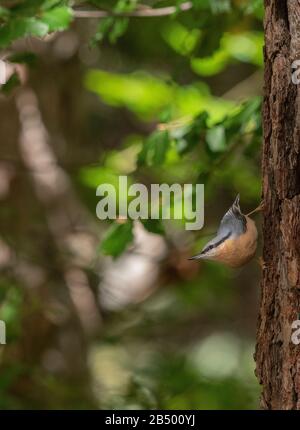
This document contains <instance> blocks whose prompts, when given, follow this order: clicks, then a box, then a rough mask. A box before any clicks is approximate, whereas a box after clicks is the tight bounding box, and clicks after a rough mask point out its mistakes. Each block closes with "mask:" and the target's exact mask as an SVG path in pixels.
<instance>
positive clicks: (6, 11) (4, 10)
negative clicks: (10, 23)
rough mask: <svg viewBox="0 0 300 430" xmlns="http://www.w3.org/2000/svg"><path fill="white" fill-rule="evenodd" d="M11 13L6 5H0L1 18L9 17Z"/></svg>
mask: <svg viewBox="0 0 300 430" xmlns="http://www.w3.org/2000/svg"><path fill="white" fill-rule="evenodd" d="M9 15H10V11H9V9H7V8H6V7H3V6H0V18H1V19H5V18H8V17H9Z"/></svg>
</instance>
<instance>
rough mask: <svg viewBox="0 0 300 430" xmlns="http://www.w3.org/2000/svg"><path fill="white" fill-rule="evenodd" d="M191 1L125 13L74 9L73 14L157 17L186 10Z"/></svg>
mask: <svg viewBox="0 0 300 430" xmlns="http://www.w3.org/2000/svg"><path fill="white" fill-rule="evenodd" d="M192 7H193V3H192V2H190V1H187V2H184V3H181V4H180V5H178V6H166V7H160V8H156V9H154V8H151V7H147V6H145V7H143V8H141V9H137V10H133V11H131V12H127V13H126V12H125V13H118V12H113V11H105V10H79V9H77V10H74V11H73V14H74V17H75V18H106V17H108V16H125V17H130V16H133V17H134V16H135V17H144V18H150V17H159V16H168V15H172V14H173V13H175V12H177V11H180V12H186V11H188V10H190V9H192Z"/></svg>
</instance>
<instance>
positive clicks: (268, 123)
mask: <svg viewBox="0 0 300 430" xmlns="http://www.w3.org/2000/svg"><path fill="white" fill-rule="evenodd" d="M264 29H265V48H264V58H265V79H264V82H265V87H264V104H263V129H264V143H263V156H262V175H263V190H262V194H263V200H264V214H263V218H264V220H263V238H264V246H263V261H264V268H263V274H262V282H261V290H262V293H261V305H260V315H259V321H258V332H257V347H256V354H255V358H256V374H257V377H258V379H259V382H260V383H261V384H262V396H261V407H262V408H264V409H300V344H299V345H295V344H294V343H293V342H292V341H291V335H292V327H291V325H292V322H293V321H295V320H298V319H299V317H298V316H299V313H300V139H299V138H300V134H299V131H300V85H296V84H294V83H293V82H292V63H293V62H294V61H295V60H300V1H299V0H265V18H264ZM298 69H299V66H298Z"/></svg>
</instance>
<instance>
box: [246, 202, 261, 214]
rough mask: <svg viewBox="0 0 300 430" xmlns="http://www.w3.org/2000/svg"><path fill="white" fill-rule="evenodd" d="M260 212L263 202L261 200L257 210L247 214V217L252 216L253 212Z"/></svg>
mask: <svg viewBox="0 0 300 430" xmlns="http://www.w3.org/2000/svg"><path fill="white" fill-rule="evenodd" d="M262 210H264V201H263V200H262V201H261V202H260V204H259V206H257V208H255V209H254V210H253V211H251V212H249V213H248V214H247V216H249V215H252V214H254V213H255V212H259V211H262Z"/></svg>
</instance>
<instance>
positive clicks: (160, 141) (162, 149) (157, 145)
mask: <svg viewBox="0 0 300 430" xmlns="http://www.w3.org/2000/svg"><path fill="white" fill-rule="evenodd" d="M169 147H170V139H169V134H168V132H167V131H166V130H164V131H155V132H154V133H152V134H151V135H150V136H149V137H148V139H147V140H146V142H145V143H144V146H143V148H142V150H141V152H140V153H139V155H138V164H139V165H144V164H146V165H148V166H158V165H161V164H163V163H164V161H165V159H166V154H167V151H168V149H169Z"/></svg>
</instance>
